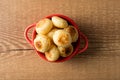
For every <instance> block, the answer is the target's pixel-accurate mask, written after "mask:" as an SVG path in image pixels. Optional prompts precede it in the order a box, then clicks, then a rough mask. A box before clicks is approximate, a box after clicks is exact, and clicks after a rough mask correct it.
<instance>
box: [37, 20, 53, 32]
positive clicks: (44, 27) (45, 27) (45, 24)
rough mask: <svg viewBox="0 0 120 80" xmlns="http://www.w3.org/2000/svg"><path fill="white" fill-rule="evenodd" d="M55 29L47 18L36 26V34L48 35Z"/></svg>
mask: <svg viewBox="0 0 120 80" xmlns="http://www.w3.org/2000/svg"><path fill="white" fill-rule="evenodd" d="M52 27H53V23H52V21H51V20H50V19H48V18H45V19H42V20H40V21H39V22H38V23H37V24H36V32H37V33H38V34H47V33H48V32H49V31H50V30H51V29H52Z"/></svg>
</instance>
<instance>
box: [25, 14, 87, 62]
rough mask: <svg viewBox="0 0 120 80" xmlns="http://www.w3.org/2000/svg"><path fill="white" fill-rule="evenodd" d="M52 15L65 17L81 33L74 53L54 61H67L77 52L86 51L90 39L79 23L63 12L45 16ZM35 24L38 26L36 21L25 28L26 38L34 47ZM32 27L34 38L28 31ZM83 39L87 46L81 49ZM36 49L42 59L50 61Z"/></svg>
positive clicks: (75, 44)
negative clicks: (29, 35)
mask: <svg viewBox="0 0 120 80" xmlns="http://www.w3.org/2000/svg"><path fill="white" fill-rule="evenodd" d="M52 16H58V17H61V18H63V19H65V20H67V21H68V23H69V24H71V25H73V26H74V27H75V28H76V29H77V31H78V33H79V37H78V40H77V42H75V43H74V51H73V53H72V54H71V55H70V56H68V57H64V58H63V57H60V58H59V59H58V60H57V61H54V62H64V61H67V60H69V59H71V58H72V57H73V56H75V55H76V54H80V53H82V52H84V51H85V50H86V49H87V47H88V39H87V37H86V36H85V35H84V34H83V33H82V32H80V30H79V28H78V26H77V24H76V23H75V22H74V21H73V20H72V19H70V18H69V17H67V16H64V15H61V14H52V15H49V16H46V17H45V18H51V17H52ZM35 26H36V23H35V24H32V25H30V26H28V27H27V28H26V29H25V32H24V36H25V39H26V40H27V42H29V43H30V44H31V45H32V46H33V47H34V44H33V42H34V39H35V37H36V31H35ZM31 28H33V29H34V30H33V33H32V39H30V38H29V37H28V31H29V30H30V29H31ZM81 39H84V41H85V46H84V48H82V49H80V40H81ZM34 49H35V47H34ZM35 51H36V52H37V53H38V55H39V56H40V57H41V58H42V59H44V60H46V61H48V60H47V59H46V57H45V55H44V54H43V53H41V52H39V51H37V50H36V49H35Z"/></svg>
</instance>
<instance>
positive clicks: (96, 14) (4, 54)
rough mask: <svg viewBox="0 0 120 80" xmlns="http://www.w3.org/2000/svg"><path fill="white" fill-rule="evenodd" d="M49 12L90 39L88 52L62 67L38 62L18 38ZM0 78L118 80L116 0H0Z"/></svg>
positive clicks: (119, 11)
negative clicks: (67, 19) (73, 24)
mask: <svg viewBox="0 0 120 80" xmlns="http://www.w3.org/2000/svg"><path fill="white" fill-rule="evenodd" d="M54 13H60V14H64V15H66V16H69V17H70V18H72V19H73V20H74V21H75V22H76V23H77V24H78V25H79V28H80V30H81V31H82V32H83V33H84V34H86V35H87V36H88V39H89V47H88V49H87V51H85V52H84V53H82V54H79V55H76V56H75V57H73V58H72V59H71V60H69V61H66V62H64V63H49V62H46V61H44V60H42V59H41V58H40V57H39V56H38V55H37V54H36V53H35V51H34V50H33V48H32V47H31V46H30V45H29V44H28V43H27V42H26V40H25V39H24V35H23V33H24V30H25V28H26V27H27V26H28V25H30V24H32V23H34V22H37V21H39V20H40V19H41V18H43V17H44V16H46V15H49V14H54ZM30 33H31V32H30ZM0 80H120V0H1V1H0Z"/></svg>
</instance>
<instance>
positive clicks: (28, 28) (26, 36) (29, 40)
mask: <svg viewBox="0 0 120 80" xmlns="http://www.w3.org/2000/svg"><path fill="white" fill-rule="evenodd" d="M35 25H36V24H32V25H30V26H28V27H27V28H26V29H25V32H24V36H25V39H26V40H27V42H28V43H30V44H31V45H33V42H32V40H31V39H30V38H29V37H28V31H29V30H30V29H31V28H34V27H35Z"/></svg>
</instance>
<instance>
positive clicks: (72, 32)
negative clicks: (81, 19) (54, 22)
mask: <svg viewBox="0 0 120 80" xmlns="http://www.w3.org/2000/svg"><path fill="white" fill-rule="evenodd" d="M64 30H65V31H67V32H69V33H70V35H71V38H72V42H76V41H77V40H78V31H77V30H76V28H74V27H73V26H72V25H69V26H68V27H66V28H64Z"/></svg>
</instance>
